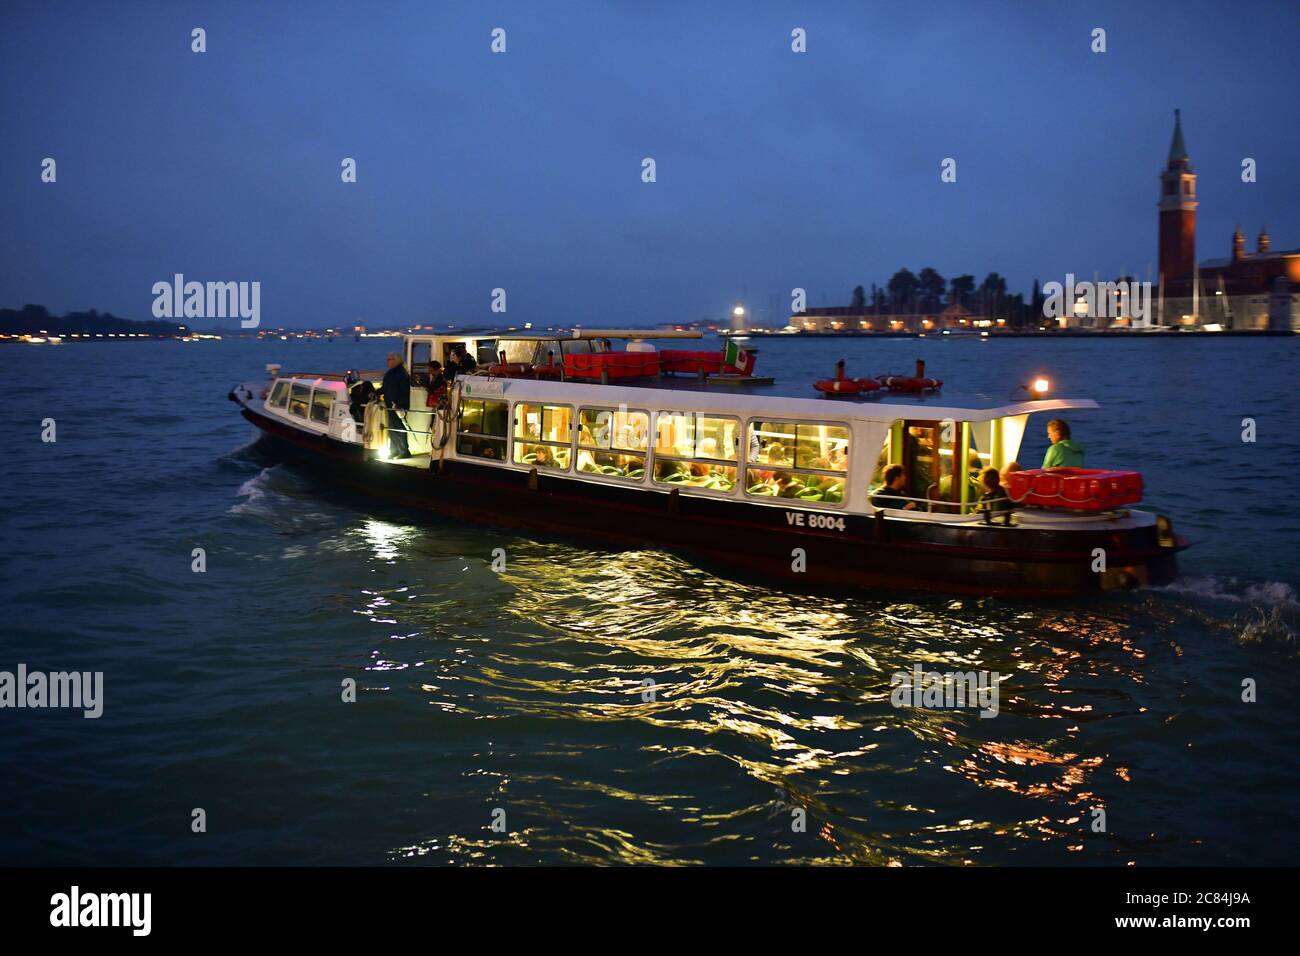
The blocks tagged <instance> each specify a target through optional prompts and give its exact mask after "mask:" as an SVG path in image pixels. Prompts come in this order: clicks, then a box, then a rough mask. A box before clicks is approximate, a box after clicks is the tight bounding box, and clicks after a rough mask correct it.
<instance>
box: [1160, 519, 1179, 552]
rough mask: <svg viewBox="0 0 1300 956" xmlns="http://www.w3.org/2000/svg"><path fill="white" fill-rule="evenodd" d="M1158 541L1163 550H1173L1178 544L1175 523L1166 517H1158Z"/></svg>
mask: <svg viewBox="0 0 1300 956" xmlns="http://www.w3.org/2000/svg"><path fill="white" fill-rule="evenodd" d="M1156 541H1158V542H1159V544H1160V547H1162V548H1172V547H1174V546H1175V545H1176V544H1178V539H1177V538H1176V537H1174V523H1173V522H1172V521H1170V520H1169V519H1168V518H1166V517H1165V516H1164V515H1156Z"/></svg>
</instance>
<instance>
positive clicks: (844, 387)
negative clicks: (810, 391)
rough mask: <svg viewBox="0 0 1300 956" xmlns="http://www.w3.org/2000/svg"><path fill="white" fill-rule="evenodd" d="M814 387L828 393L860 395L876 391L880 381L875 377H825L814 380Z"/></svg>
mask: <svg viewBox="0 0 1300 956" xmlns="http://www.w3.org/2000/svg"><path fill="white" fill-rule="evenodd" d="M813 388H815V389H817V391H819V392H825V393H826V394H827V395H860V394H861V393H862V392H874V391H875V390H876V389H878V388H880V383H879V382H877V381H876V380H875V379H874V378H823V379H820V380H818V381H816V382H814V383H813Z"/></svg>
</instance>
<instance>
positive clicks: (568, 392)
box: [458, 375, 1100, 422]
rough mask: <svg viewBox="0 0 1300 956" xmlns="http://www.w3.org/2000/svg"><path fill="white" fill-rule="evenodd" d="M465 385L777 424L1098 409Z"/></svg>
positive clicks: (527, 382) (522, 383) (488, 393)
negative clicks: (788, 420)
mask: <svg viewBox="0 0 1300 956" xmlns="http://www.w3.org/2000/svg"><path fill="white" fill-rule="evenodd" d="M458 383H459V384H462V385H463V386H465V392H466V397H472V398H493V397H505V398H508V399H510V400H512V401H519V400H523V399H536V400H538V401H541V402H554V403H563V404H568V405H576V404H581V405H595V406H602V407H606V408H612V407H617V406H619V405H627V406H628V408H633V409H635V408H650V409H663V410H668V411H698V412H716V413H718V414H736V415H756V414H757V415H771V416H772V417H773V418H774V419H780V418H783V417H784V418H799V419H813V420H826V421H830V420H836V421H870V422H892V421H894V420H896V419H899V418H911V419H919V420H928V421H942V420H944V419H952V420H953V421H963V422H985V421H993V420H994V419H997V418H1006V417H1008V416H1012V415H1030V414H1033V413H1035V412H1055V411H1066V410H1070V409H1091V408H1098V407H1100V406H1098V404H1097V403H1096V402H1095V401H1093V400H1092V399H1090V398H1047V399H1037V400H1034V401H1028V402H1015V403H1011V404H1006V405H998V406H991V407H986V408H979V407H970V406H967V407H962V406H958V405H937V404H933V403H932V402H929V401H913V402H900V401H890V402H887V403H886V402H871V401H865V402H860V401H843V400H837V399H824V398H792V397H789V396H778V395H748V394H737V393H736V392H734V391H728V392H718V391H705V390H702V389H689V388H670V387H658V388H637V387H635V386H624V385H596V384H590V385H589V384H584V383H579V382H550V381H538V380H534V379H520V378H489V377H487V376H483V375H472V376H465V377H462V378H461V379H459V380H458Z"/></svg>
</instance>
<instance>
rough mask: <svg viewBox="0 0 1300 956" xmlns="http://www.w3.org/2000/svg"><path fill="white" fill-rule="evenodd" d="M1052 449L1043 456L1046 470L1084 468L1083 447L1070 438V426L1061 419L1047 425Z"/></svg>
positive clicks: (1053, 420) (1055, 419)
mask: <svg viewBox="0 0 1300 956" xmlns="http://www.w3.org/2000/svg"><path fill="white" fill-rule="evenodd" d="M1047 439H1048V441H1050V442H1051V443H1052V444H1051V447H1050V448H1048V449H1047V454H1045V455H1044V456H1043V467H1044V468H1082V467H1083V446H1082V445H1080V444H1078V443H1077V442H1075V441H1074V440H1073V439H1072V438H1071V437H1070V426H1069V425H1068V424H1067V423H1066V422H1064V421H1062V420H1061V419H1059V418H1053V419H1052V420H1051V421H1050V422H1048V423H1047Z"/></svg>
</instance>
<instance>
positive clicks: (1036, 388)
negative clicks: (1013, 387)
mask: <svg viewBox="0 0 1300 956" xmlns="http://www.w3.org/2000/svg"><path fill="white" fill-rule="evenodd" d="M1051 387H1052V383H1051V382H1049V381H1048V380H1047V379H1045V378H1036V379H1034V384H1033V388H1032V391H1033V393H1034V394H1035V395H1046V394H1047V392H1048V390H1049V389H1051Z"/></svg>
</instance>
